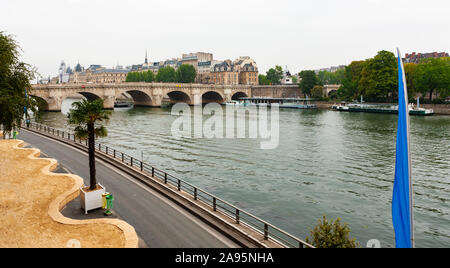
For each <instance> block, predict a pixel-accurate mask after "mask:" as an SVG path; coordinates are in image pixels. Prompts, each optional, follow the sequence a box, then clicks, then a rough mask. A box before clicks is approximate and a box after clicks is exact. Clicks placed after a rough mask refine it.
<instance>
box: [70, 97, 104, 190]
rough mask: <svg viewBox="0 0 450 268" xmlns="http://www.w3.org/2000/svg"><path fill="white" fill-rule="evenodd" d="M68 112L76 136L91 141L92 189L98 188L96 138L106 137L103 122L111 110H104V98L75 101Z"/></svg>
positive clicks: (90, 168)
mask: <svg viewBox="0 0 450 268" xmlns="http://www.w3.org/2000/svg"><path fill="white" fill-rule="evenodd" d="M72 108H73V109H71V110H70V111H69V114H68V123H69V124H70V125H73V126H75V136H76V137H77V138H80V139H88V143H89V175H90V189H91V190H95V189H96V188H97V179H96V175H95V173H96V172H95V138H96V137H105V136H106V135H107V131H106V128H105V127H104V126H103V125H101V124H100V123H101V122H106V123H107V122H108V120H109V117H110V115H111V113H110V112H108V111H104V110H103V100H101V99H97V100H94V101H88V100H82V101H79V102H74V103H73V104H72Z"/></svg>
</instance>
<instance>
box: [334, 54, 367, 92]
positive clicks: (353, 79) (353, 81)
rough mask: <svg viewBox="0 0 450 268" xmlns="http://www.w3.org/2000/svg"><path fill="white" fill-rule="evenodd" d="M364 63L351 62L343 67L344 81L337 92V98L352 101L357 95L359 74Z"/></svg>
mask: <svg viewBox="0 0 450 268" xmlns="http://www.w3.org/2000/svg"><path fill="white" fill-rule="evenodd" d="M365 64H366V62H365V61H353V62H352V63H350V65H348V66H347V67H345V72H344V79H343V81H342V86H341V87H340V88H339V90H338V96H339V97H340V98H342V99H345V100H354V99H356V98H357V97H358V94H359V88H358V85H359V81H360V80H361V73H362V70H363V69H364V66H365Z"/></svg>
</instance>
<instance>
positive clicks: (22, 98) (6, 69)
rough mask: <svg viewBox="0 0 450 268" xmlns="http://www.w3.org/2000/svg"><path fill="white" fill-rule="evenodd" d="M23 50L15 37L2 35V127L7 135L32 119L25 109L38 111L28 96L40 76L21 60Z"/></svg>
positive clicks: (34, 101) (0, 85)
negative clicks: (32, 82) (36, 78)
mask: <svg viewBox="0 0 450 268" xmlns="http://www.w3.org/2000/svg"><path fill="white" fill-rule="evenodd" d="M19 50H20V48H19V46H18V44H17V43H16V41H15V40H14V39H13V37H12V36H10V35H6V34H4V33H3V32H0V126H2V128H3V131H4V134H8V133H10V132H11V131H13V130H16V129H18V128H20V126H21V123H22V119H23V118H24V116H28V114H27V113H26V112H25V108H24V107H27V109H29V110H31V111H33V112H36V111H37V110H38V109H37V106H38V102H37V101H36V100H34V99H33V98H29V97H28V95H27V93H26V90H27V91H29V90H30V89H31V84H30V80H32V79H34V77H35V73H36V72H35V71H34V70H32V68H31V67H30V66H29V65H28V64H26V63H23V62H21V61H20V60H19V56H20V55H19ZM5 136H6V135H3V138H5Z"/></svg>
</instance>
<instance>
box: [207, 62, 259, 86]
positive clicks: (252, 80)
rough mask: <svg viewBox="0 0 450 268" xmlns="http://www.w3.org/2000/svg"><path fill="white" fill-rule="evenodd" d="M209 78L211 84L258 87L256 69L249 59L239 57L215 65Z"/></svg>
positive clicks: (254, 63)
mask: <svg viewBox="0 0 450 268" xmlns="http://www.w3.org/2000/svg"><path fill="white" fill-rule="evenodd" d="M210 77H211V78H210V82H211V83H213V84H224V85H258V67H257V65H256V62H255V61H254V60H253V59H251V58H250V57H240V58H238V59H236V60H235V61H233V62H232V61H231V60H226V61H223V62H221V63H218V64H215V65H214V67H212V70H211V74H210Z"/></svg>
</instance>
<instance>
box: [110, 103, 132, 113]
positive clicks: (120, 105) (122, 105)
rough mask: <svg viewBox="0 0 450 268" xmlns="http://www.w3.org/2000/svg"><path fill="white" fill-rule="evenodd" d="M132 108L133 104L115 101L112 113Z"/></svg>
mask: <svg viewBox="0 0 450 268" xmlns="http://www.w3.org/2000/svg"><path fill="white" fill-rule="evenodd" d="M133 108H134V104H133V103H131V102H127V101H117V102H115V103H114V111H129V110H131V109H133Z"/></svg>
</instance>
